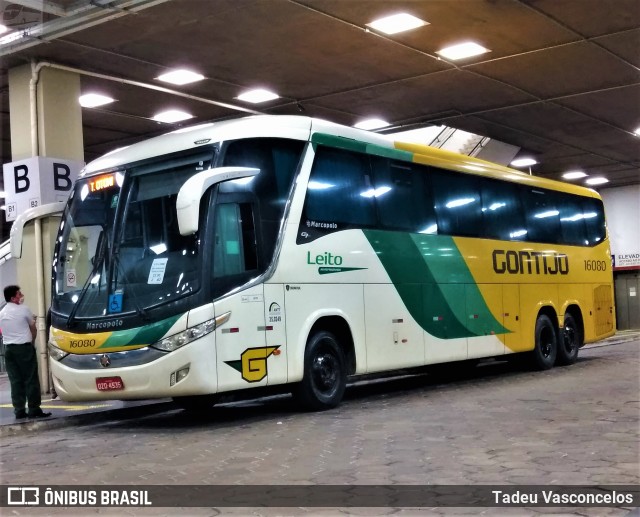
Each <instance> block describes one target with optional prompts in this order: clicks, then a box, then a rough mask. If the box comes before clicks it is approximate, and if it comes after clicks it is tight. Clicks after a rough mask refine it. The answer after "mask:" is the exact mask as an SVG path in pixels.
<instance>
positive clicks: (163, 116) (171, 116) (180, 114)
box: [153, 110, 193, 124]
mask: <svg viewBox="0 0 640 517" xmlns="http://www.w3.org/2000/svg"><path fill="white" fill-rule="evenodd" d="M190 118H193V115H190V114H189V113H187V112H186V111H180V110H167V111H163V112H162V113H158V114H157V115H154V117H153V120H155V121H157V122H164V123H166V124H171V123H173V122H180V121H181V120H187V119H190Z"/></svg>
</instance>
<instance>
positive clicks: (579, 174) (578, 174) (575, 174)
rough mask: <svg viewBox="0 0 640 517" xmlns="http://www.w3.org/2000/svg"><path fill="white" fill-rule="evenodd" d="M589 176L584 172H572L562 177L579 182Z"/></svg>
mask: <svg viewBox="0 0 640 517" xmlns="http://www.w3.org/2000/svg"><path fill="white" fill-rule="evenodd" d="M586 175H587V174H586V173H584V172H582V171H571V172H565V173H564V174H563V175H562V177H563V178H564V179H566V180H577V179H579V178H584V177H585V176H586Z"/></svg>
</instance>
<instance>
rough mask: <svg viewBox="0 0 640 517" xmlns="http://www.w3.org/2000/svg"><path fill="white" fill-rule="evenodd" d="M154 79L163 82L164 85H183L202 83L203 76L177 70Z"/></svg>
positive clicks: (181, 69)
mask: <svg viewBox="0 0 640 517" xmlns="http://www.w3.org/2000/svg"><path fill="white" fill-rule="evenodd" d="M156 79H158V81H164V82H165V83H171V84H177V85H183V84H189V83H195V82H196V81H202V80H203V79H204V75H202V74H198V73H196V72H192V71H191V70H185V69H183V68H180V69H178V70H171V72H167V73H166V74H162V75H160V76H158V77H156Z"/></svg>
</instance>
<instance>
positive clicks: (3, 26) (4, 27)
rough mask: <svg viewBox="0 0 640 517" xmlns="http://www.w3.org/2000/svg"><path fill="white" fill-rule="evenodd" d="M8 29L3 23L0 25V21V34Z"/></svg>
mask: <svg viewBox="0 0 640 517" xmlns="http://www.w3.org/2000/svg"><path fill="white" fill-rule="evenodd" d="M8 30H9V29H8V28H7V27H6V26H5V25H2V24H1V23H0V34H4V33H5V32H7V31H8Z"/></svg>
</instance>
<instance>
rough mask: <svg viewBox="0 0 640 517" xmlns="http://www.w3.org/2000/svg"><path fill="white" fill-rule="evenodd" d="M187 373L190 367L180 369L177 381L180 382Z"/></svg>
mask: <svg viewBox="0 0 640 517" xmlns="http://www.w3.org/2000/svg"><path fill="white" fill-rule="evenodd" d="M187 375H189V367H187V368H183V369H182V370H178V375H177V376H176V382H180V381H181V380H182V379H184V378H185V377H186V376H187Z"/></svg>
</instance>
